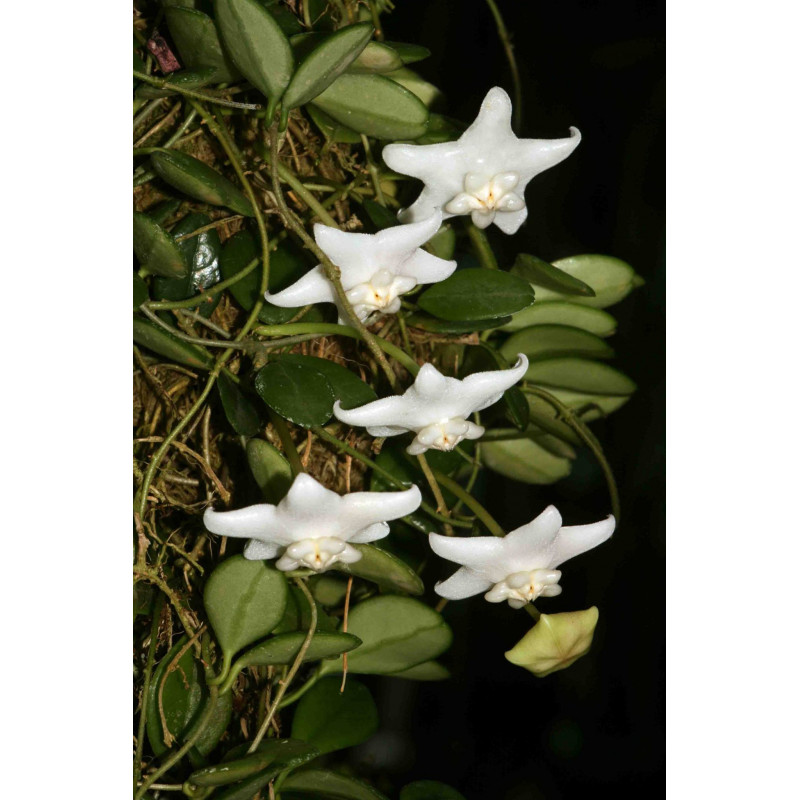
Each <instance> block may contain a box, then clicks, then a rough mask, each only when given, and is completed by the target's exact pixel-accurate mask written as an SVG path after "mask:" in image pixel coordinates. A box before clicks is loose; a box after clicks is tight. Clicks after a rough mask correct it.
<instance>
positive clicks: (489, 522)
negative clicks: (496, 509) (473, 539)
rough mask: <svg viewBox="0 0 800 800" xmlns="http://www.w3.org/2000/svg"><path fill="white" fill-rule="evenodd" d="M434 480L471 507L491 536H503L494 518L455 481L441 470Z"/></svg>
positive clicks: (504, 533)
mask: <svg viewBox="0 0 800 800" xmlns="http://www.w3.org/2000/svg"><path fill="white" fill-rule="evenodd" d="M435 475H436V480H438V481H439V483H441V484H442V486H444V488H445V489H447V490H448V491H449V492H452V493H453V494H454V495H455V496H456V497H458V498H459V499H460V500H462V501H463V503H464V505H465V506H467V507H468V508H469V509H471V510H472V511H473V512H474V514H475V516H476V517H477V518H478V519H479V520H480V521H481V522H482V523H483V524H484V525H485V526H486V529H487V530H488V531H489V533H491V534H492V536H505V535H506V532H505V531H504V530H503V529H502V528H501V527H500V526H499V525H498V524H497V521H496V520H495V518H494V517H493V516H492V515H491V514H490V513H489V512H488V511H487V510H486V509H485V508H484V507H483V506H482V505H481V504H480V503H479V502H478V501H477V500H476V499H475V498H474V497H473V496H472V495H471V494H470V493H469V492H468V491H466V490H465V489H464V488H462V486H461V484H459V483H458V482H457V481H454V480H453V479H452V478H450V477H448V476H447V475H442V474H441V472H437V473H435Z"/></svg>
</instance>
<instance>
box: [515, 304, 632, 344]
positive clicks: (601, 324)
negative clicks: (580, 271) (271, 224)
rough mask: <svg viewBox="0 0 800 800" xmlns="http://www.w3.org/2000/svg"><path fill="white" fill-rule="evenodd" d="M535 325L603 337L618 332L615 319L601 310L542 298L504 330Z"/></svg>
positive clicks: (516, 329) (524, 310)
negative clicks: (556, 326) (573, 330)
mask: <svg viewBox="0 0 800 800" xmlns="http://www.w3.org/2000/svg"><path fill="white" fill-rule="evenodd" d="M534 325H567V326H568V327H571V328H581V329H582V330H585V331H589V333H593V334H594V335H595V336H602V337H607V336H611V335H612V334H613V333H614V332H615V331H616V330H617V321H616V320H615V319H614V317H612V316H611V314H609V313H608V312H606V311H601V310H600V309H599V308H590V307H589V306H581V305H578V304H577V303H570V302H568V301H566V300H548V301H547V302H542V300H541V298H537V300H536V302H535V303H534V304H533V305H532V306H529V307H528V308H525V309H523V310H522V311H519V312H518V313H516V314H514V316H513V317H512V319H511V321H510V322H508V323H507V324H505V325H504V326H503V328H504V330H508V331H518V330H520V329H523V328H528V327H531V326H534Z"/></svg>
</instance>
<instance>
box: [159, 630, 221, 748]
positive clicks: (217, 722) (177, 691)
mask: <svg viewBox="0 0 800 800" xmlns="http://www.w3.org/2000/svg"><path fill="white" fill-rule="evenodd" d="M187 642H188V637H187V636H182V637H181V638H180V639H179V640H178V642H177V644H176V645H175V646H174V647H173V648H172V649H171V650H170V651H169V652H168V653H167V655H165V656H164V658H163V659H162V660H161V662H160V663H159V664H158V666H157V667H156V669H155V670H154V672H153V677H152V680H151V682H150V687H149V690H148V695H147V699H146V702H147V723H146V728H147V739H148V741H149V742H150V747H151V748H152V749H153V752H154V753H155V754H156V755H157V756H160V755H162V754H163V753H166V752H167V751H168V750H169V749H170V748H171V746H172V743H173V741H175V742H184V741H185V740H186V739H187V738H188V737H189V736H190V735H191V733H192V732H193V730H194V727H195V726H196V725H197V724H198V723H199V721H200V718H201V717H202V716H203V714H204V712H205V706H206V703H207V702H208V700H209V696H208V692H207V691H206V690H205V688H204V687H203V685H202V683H201V680H200V679H201V676H202V672H201V668H200V665H199V664H198V662H197V661H196V660H195V657H194V650H193V649H192V648H191V647H188V648H187V647H186V644H187ZM184 648H185V652H184V653H183V655H181V657H180V658H179V659H178V661H177V662H176V663H175V665H174V666H172V662H173V661H174V660H175V658H176V657H177V656H178V654H179V653H180V652H181V651H182V650H184ZM171 666H172V669H171V670H170V667H171ZM168 670H169V671H168ZM231 709H232V706H231V699H230V697H228V698H219V699H218V700H217V704H216V706H215V709H214V712H213V714H212V717H211V722H210V723H209V725H208V727H207V728H206V729H205V730H204V732H203V734H201V737H200V739H199V740H198V741H197V743H196V744H195V747H197V749H198V750H199V751H200V752H201V754H203V755H205V754H206V753H209V752H211V750H213V749H214V747H215V746H216V744H217V742H218V741H219V739H220V737H221V736H222V734H223V733H224V731H225V729H226V728H227V727H228V722H229V721H230V718H231ZM163 723H166V726H167V731H168V732H169V733H168V736H167V740H168V741H169V744H166V743H165V730H164V725H163ZM170 737H171V738H170Z"/></svg>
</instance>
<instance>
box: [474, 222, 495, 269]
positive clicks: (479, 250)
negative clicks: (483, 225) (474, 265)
mask: <svg viewBox="0 0 800 800" xmlns="http://www.w3.org/2000/svg"><path fill="white" fill-rule="evenodd" d="M467 235H468V236H469V238H470V241H471V242H472V246H473V247H474V248H475V253H476V255H477V256H478V260H479V261H480V262H481V266H482V267H483V268H484V269H500V266H499V265H498V263H497V259H496V258H495V255H494V251H493V250H492V246H491V245H490V244H489V239H488V238H487V237H486V234H485V233H484V232H483V231H482V230H481V229H480V228H479V227H477V225H475V224H474V223H472V222H470V223H469V224H468V225H467Z"/></svg>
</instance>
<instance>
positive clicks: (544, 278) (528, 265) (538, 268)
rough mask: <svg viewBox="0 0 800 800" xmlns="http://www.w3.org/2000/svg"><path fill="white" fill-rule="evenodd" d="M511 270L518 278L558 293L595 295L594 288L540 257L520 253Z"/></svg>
mask: <svg viewBox="0 0 800 800" xmlns="http://www.w3.org/2000/svg"><path fill="white" fill-rule="evenodd" d="M511 272H512V273H513V274H514V275H519V276H520V278H524V279H525V280H526V281H528V282H529V283H533V284H535V285H536V286H540V287H542V288H543V289H550V290H551V291H553V292H558V293H559V294H567V295H572V294H576V295H581V296H583V297H595V291H594V289H592V287H591V286H589V285H588V284H586V283H584V282H583V281H582V280H579V279H578V278H576V277H574V276H573V275H570V274H569V273H568V272H564V271H563V270H560V269H558V267H554V266H553V265H552V264H550V263H548V262H547V261H543V260H542V259H541V258H537V257H536V256H531V255H528V254H527V253H520V254H519V255H518V256H517V259H516V261H515V262H514V266H513V267H511Z"/></svg>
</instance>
